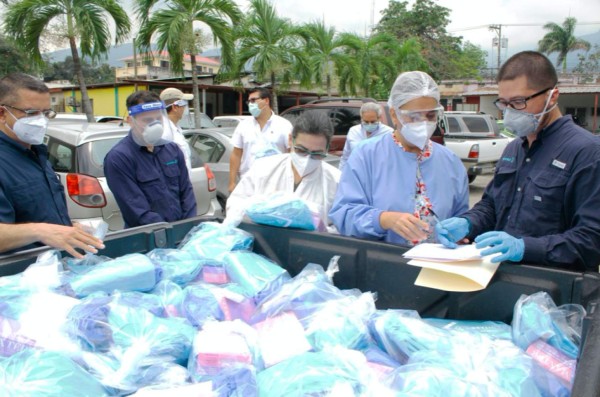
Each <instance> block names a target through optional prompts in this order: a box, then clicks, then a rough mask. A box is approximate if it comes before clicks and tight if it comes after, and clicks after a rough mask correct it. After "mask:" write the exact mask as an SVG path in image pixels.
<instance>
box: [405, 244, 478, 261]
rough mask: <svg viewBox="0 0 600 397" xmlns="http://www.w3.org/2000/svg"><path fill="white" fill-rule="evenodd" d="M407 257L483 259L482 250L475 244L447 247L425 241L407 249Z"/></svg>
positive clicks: (441, 259)
mask: <svg viewBox="0 0 600 397" xmlns="http://www.w3.org/2000/svg"><path fill="white" fill-rule="evenodd" d="M403 256H404V257H405V258H410V259H422V260H427V261H436V262H457V261H470V260H479V259H481V254H480V250H478V249H477V248H475V245H474V244H469V245H459V246H458V247H457V248H446V247H444V246H443V245H442V244H431V243H424V244H419V245H416V246H414V247H413V248H411V249H410V250H408V251H406V252H405V253H404V255H403Z"/></svg>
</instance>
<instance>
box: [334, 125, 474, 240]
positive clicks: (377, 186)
mask: <svg viewBox="0 0 600 397" xmlns="http://www.w3.org/2000/svg"><path fill="white" fill-rule="evenodd" d="M420 168H421V175H422V177H423V180H424V182H425V184H426V186H427V196H428V197H429V199H430V200H431V205H432V207H433V209H434V211H435V213H436V215H437V216H438V217H439V218H440V219H446V218H450V217H453V216H457V215H460V214H462V213H463V212H465V211H466V210H467V209H468V208H469V185H468V182H467V173H466V171H465V167H464V166H463V165H462V163H461V162H460V159H459V158H458V157H456V156H455V155H454V154H453V153H452V152H450V150H448V149H446V148H445V147H444V146H441V145H438V144H437V143H434V142H432V150H431V156H430V157H428V158H424V159H423V160H422V161H421V165H420ZM416 183H417V155H416V154H414V153H409V152H406V151H404V150H403V149H402V148H401V147H399V146H398V145H397V144H396V142H394V138H393V137H392V134H384V135H381V136H378V137H375V138H370V139H367V140H364V141H362V142H360V143H359V145H358V146H357V147H356V148H355V149H354V151H353V152H352V154H351V155H350V158H349V159H348V163H346V166H345V167H344V170H343V171H342V176H341V178H340V183H339V184H338V189H337V193H336V195H335V200H334V202H333V206H332V207H331V211H329V218H330V219H331V220H332V221H333V223H334V225H335V226H336V227H337V229H338V230H339V232H340V233H341V234H343V235H346V236H354V237H359V238H369V239H375V240H384V241H386V242H390V243H394V244H407V243H408V242H407V241H406V240H405V239H404V238H402V237H401V236H400V235H399V234H397V233H395V232H394V231H392V230H385V229H383V228H382V227H381V224H380V223H379V218H380V216H381V213H382V212H384V211H397V212H408V213H411V214H412V213H413V212H414V210H415V191H416Z"/></svg>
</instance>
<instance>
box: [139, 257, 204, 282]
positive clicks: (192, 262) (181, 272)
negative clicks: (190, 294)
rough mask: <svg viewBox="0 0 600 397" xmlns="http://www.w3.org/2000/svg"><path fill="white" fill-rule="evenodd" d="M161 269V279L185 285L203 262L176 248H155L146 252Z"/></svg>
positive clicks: (193, 276) (198, 270)
mask: <svg viewBox="0 0 600 397" xmlns="http://www.w3.org/2000/svg"><path fill="white" fill-rule="evenodd" d="M146 256H148V258H150V260H151V261H152V262H153V263H154V264H155V265H156V266H157V267H159V268H160V269H161V270H162V279H163V280H171V281H173V282H175V283H177V284H179V285H185V284H187V283H189V282H190V281H192V280H193V279H195V278H196V277H197V276H198V274H199V273H200V271H201V270H202V266H203V262H201V261H199V260H198V258H195V257H194V256H193V255H192V254H191V253H189V252H186V251H183V250H178V249H162V248H157V249H154V250H152V251H150V252H148V253H147V254H146Z"/></svg>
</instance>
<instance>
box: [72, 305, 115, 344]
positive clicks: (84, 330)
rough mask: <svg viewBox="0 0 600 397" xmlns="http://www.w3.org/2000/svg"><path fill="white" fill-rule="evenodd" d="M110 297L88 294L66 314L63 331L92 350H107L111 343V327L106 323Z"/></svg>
mask: <svg viewBox="0 0 600 397" xmlns="http://www.w3.org/2000/svg"><path fill="white" fill-rule="evenodd" d="M111 301H112V298H111V297H110V296H108V295H106V294H103V293H97V294H94V295H90V296H89V297H87V298H86V299H84V300H83V301H82V302H81V303H80V304H78V305H76V306H75V307H74V308H73V309H71V311H70V312H69V314H68V316H67V322H66V323H65V332H66V333H67V334H68V335H69V336H70V337H71V338H73V339H76V340H78V341H79V343H80V344H81V346H82V348H83V349H84V350H87V351H92V352H107V351H109V350H110V348H111V346H112V344H113V338H112V328H111V326H110V324H109V323H108V312H109V311H110V307H109V306H108V305H109V303H110V302H111Z"/></svg>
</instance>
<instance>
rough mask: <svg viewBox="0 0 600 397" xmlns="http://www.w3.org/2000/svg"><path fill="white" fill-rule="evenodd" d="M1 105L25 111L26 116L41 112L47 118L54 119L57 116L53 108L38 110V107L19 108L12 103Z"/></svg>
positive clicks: (36, 114)
mask: <svg viewBox="0 0 600 397" xmlns="http://www.w3.org/2000/svg"><path fill="white" fill-rule="evenodd" d="M0 106H3V107H5V108H11V109H15V110H18V111H19V112H23V113H25V117H32V116H38V115H40V114H43V115H44V117H45V118H47V119H53V118H55V117H56V112H55V111H54V110H52V109H45V110H38V109H21V108H18V107H16V106H11V105H0Z"/></svg>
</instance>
